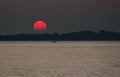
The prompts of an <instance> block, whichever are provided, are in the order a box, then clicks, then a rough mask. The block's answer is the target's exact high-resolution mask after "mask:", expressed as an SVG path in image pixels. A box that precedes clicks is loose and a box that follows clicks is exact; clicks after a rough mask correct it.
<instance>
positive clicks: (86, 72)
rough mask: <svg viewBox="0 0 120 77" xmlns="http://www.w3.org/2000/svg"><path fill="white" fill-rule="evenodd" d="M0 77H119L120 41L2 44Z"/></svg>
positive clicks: (13, 42) (7, 42) (12, 42)
mask: <svg viewBox="0 0 120 77" xmlns="http://www.w3.org/2000/svg"><path fill="white" fill-rule="evenodd" d="M0 77H120V41H57V42H56V43H53V42H51V41H43V42H42V41H4V42H3V41H1V42H0Z"/></svg>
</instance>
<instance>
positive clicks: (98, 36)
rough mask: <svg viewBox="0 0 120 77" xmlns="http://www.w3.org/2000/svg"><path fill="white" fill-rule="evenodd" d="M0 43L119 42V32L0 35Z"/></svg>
mask: <svg viewBox="0 0 120 77" xmlns="http://www.w3.org/2000/svg"><path fill="white" fill-rule="evenodd" d="M0 41H120V32H112V31H104V30H100V31H99V32H94V31H78V32H70V33H63V34H59V33H56V32H54V33H43V34H16V35H0Z"/></svg>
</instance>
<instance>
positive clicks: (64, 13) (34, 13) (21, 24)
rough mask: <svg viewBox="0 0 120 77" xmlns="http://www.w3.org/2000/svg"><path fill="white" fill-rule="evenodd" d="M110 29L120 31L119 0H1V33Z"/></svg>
mask: <svg viewBox="0 0 120 77" xmlns="http://www.w3.org/2000/svg"><path fill="white" fill-rule="evenodd" d="M37 20H43V21H45V22H47V24H48V29H47V30H46V31H45V32H60V33H63V32H72V31H80V30H92V31H99V30H109V31H111V30H112V31H117V32H120V0H0V34H19V33H41V32H36V31H34V30H33V23H34V22H35V21H37Z"/></svg>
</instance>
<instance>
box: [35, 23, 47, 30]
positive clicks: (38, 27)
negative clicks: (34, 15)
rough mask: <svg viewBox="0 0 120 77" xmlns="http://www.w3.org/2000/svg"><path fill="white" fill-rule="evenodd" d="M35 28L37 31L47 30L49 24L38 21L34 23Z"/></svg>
mask: <svg viewBox="0 0 120 77" xmlns="http://www.w3.org/2000/svg"><path fill="white" fill-rule="evenodd" d="M33 29H34V30H35V31H45V30H46V29H47V24H46V23H45V22H44V21H36V22H35V23H34V24H33Z"/></svg>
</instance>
